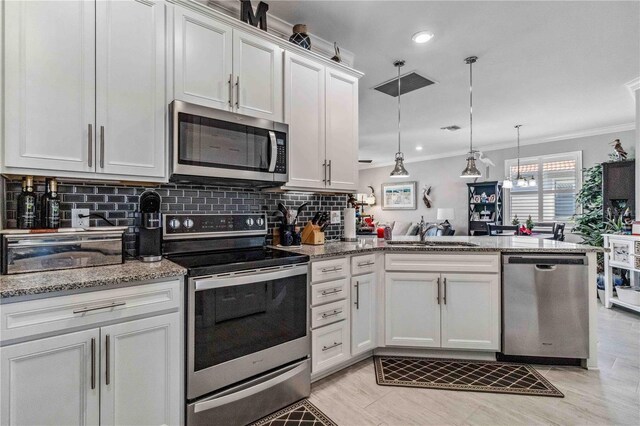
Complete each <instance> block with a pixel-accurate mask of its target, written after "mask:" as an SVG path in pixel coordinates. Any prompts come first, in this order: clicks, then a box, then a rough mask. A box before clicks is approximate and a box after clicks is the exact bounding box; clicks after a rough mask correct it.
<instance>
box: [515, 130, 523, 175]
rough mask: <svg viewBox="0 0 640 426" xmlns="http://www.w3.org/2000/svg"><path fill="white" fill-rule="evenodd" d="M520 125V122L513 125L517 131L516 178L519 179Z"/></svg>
mask: <svg viewBox="0 0 640 426" xmlns="http://www.w3.org/2000/svg"><path fill="white" fill-rule="evenodd" d="M520 126H522V124H516V125H515V126H514V127H515V128H516V130H517V132H518V173H517V175H516V179H520Z"/></svg>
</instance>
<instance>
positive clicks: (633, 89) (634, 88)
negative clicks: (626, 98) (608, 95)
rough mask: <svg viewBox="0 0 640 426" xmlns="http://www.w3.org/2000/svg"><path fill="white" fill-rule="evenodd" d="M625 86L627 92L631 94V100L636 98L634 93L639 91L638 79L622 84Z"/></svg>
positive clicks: (639, 78) (639, 81) (639, 83)
mask: <svg viewBox="0 0 640 426" xmlns="http://www.w3.org/2000/svg"><path fill="white" fill-rule="evenodd" d="M624 85H625V86H627V89H629V92H631V96H633V98H634V99H635V98H636V93H635V92H636V91H637V90H640V77H636V78H634V79H633V80H631V81H629V82H627V83H625V84H624Z"/></svg>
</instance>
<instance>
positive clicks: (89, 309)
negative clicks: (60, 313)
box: [73, 302, 127, 315]
mask: <svg viewBox="0 0 640 426" xmlns="http://www.w3.org/2000/svg"><path fill="white" fill-rule="evenodd" d="M126 304H127V302H111V303H108V304H106V305H98V306H91V307H89V306H87V307H85V308H80V309H76V310H75V311H73V313H74V314H75V315H77V314H84V313H85V312H91V311H97V310H99V309H109V308H115V307H117V306H124V305H126Z"/></svg>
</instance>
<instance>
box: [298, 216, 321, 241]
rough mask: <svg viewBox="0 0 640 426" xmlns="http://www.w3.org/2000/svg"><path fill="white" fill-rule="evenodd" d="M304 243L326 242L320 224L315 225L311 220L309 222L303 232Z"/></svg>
mask: <svg viewBox="0 0 640 426" xmlns="http://www.w3.org/2000/svg"><path fill="white" fill-rule="evenodd" d="M301 236H302V244H309V245H314V246H318V245H322V244H324V232H322V231H321V230H320V227H319V226H318V225H314V224H313V223H311V221H309V222H307V225H306V226H305V227H304V229H303V230H302V233H301Z"/></svg>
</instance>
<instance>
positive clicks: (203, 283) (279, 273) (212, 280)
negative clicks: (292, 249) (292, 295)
mask: <svg viewBox="0 0 640 426" xmlns="http://www.w3.org/2000/svg"><path fill="white" fill-rule="evenodd" d="M306 273H307V265H306V264H305V265H302V266H295V267H293V268H286V269H282V270H275V271H273V270H271V271H264V272H261V271H256V272H255V273H251V274H247V275H238V276H235V277H233V276H232V277H228V278H217V277H209V278H204V279H198V278H196V279H194V280H193V282H194V284H195V291H203V290H211V289H214V288H221V287H233V286H237V285H243V284H251V283H256V282H261V281H272V280H278V279H281V278H289V277H295V276H296V275H305V274H306Z"/></svg>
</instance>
